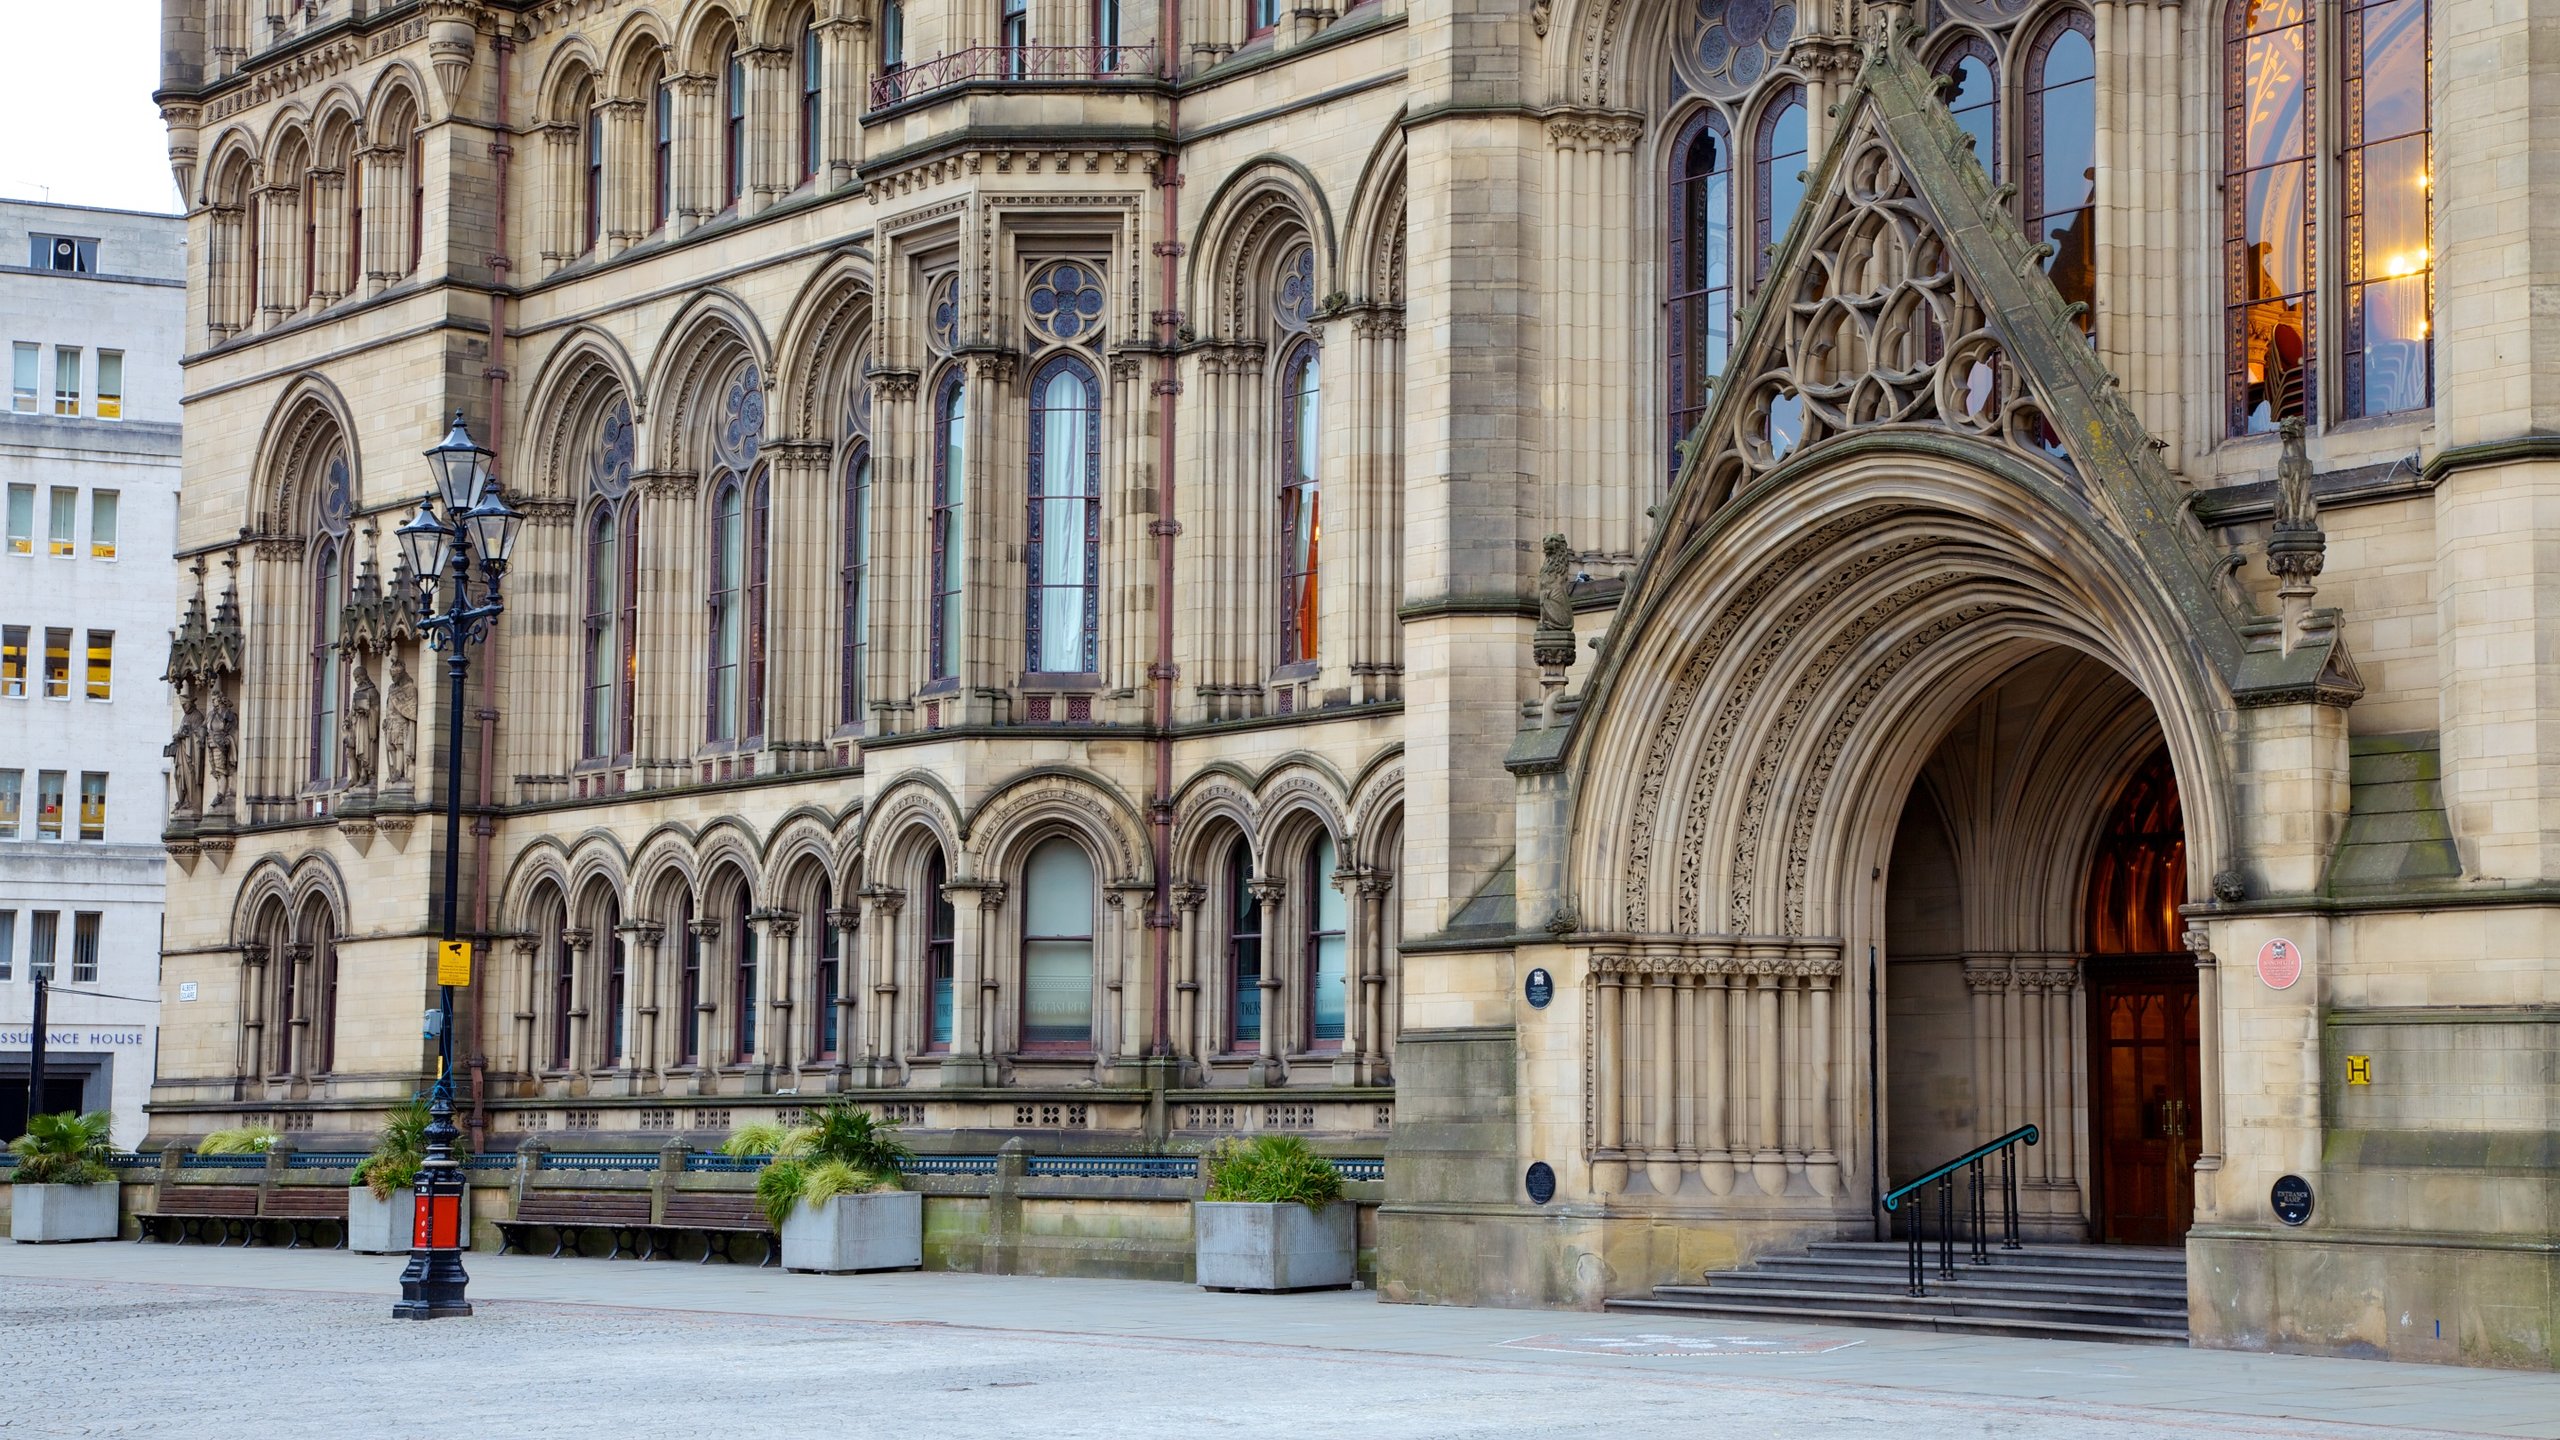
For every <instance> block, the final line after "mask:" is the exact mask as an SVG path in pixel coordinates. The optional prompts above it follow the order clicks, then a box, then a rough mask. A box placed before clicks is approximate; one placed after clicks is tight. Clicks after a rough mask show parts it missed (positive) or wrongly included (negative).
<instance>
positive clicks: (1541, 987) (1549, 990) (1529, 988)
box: [1520, 966, 1556, 1010]
mask: <svg viewBox="0 0 2560 1440" xmlns="http://www.w3.org/2000/svg"><path fill="white" fill-rule="evenodd" d="M1520 988H1521V989H1522V990H1524V991H1526V992H1527V994H1528V996H1529V1008H1530V1009H1532V1010H1544V1009H1546V1008H1547V1005H1548V1002H1550V1001H1552V1000H1554V999H1555V998H1556V977H1554V976H1553V975H1550V974H1548V973H1547V972H1546V967H1544V966H1540V967H1539V968H1537V969H1535V970H1532V971H1530V972H1529V980H1528V983H1527V984H1525V985H1523V986H1521V987H1520Z"/></svg>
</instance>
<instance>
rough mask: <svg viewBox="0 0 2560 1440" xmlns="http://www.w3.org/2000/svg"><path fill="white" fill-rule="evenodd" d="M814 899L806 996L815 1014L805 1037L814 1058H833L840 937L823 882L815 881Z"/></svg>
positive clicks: (841, 985)
mask: <svg viewBox="0 0 2560 1440" xmlns="http://www.w3.org/2000/svg"><path fill="white" fill-rule="evenodd" d="M815 898H816V901H817V903H816V906H815V908H814V910H813V911H812V913H811V916H810V923H811V924H814V925H815V926H817V929H818V965H817V970H816V972H815V973H814V974H813V975H812V976H811V977H810V978H811V981H812V983H811V985H810V990H809V998H810V1000H811V1001H812V1002H813V1003H814V1004H815V1005H816V1007H817V1011H818V1013H817V1014H816V1015H815V1016H814V1017H812V1018H813V1019H814V1020H815V1022H816V1023H815V1026H814V1027H813V1033H812V1034H811V1035H810V1037H809V1038H810V1041H811V1044H810V1049H812V1050H813V1051H815V1052H816V1054H815V1055H814V1056H813V1057H812V1058H814V1059H819V1060H833V1059H834V1058H836V1046H837V1039H838V1037H837V1033H836V1031H837V1021H836V1001H837V999H838V997H839V996H841V995H842V994H843V993H844V950H843V945H844V936H843V932H842V930H841V929H840V928H839V927H838V926H837V925H836V922H835V915H834V908H833V902H834V891H833V889H832V888H831V887H830V886H829V885H828V884H827V882H826V881H824V880H821V881H819V882H818V893H817V895H816V897H815Z"/></svg>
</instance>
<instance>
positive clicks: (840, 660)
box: [836, 445, 871, 726]
mask: <svg viewBox="0 0 2560 1440" xmlns="http://www.w3.org/2000/svg"><path fill="white" fill-rule="evenodd" d="M840 543H841V545H842V551H841V554H842V562H841V570H840V572H839V574H838V577H837V584H838V586H839V588H840V590H841V594H840V596H839V600H840V603H841V605H842V607H843V618H842V622H841V623H842V624H843V626H844V634H843V639H842V641H841V642H840V645H839V648H838V654H837V666H838V671H837V675H836V723H837V724H839V725H845V726H854V725H860V724H861V723H862V703H863V696H862V690H863V679H864V676H865V674H866V672H867V671H868V670H869V668H870V664H871V616H870V611H869V607H868V603H867V602H868V590H869V586H870V583H871V447H870V446H868V445H857V446H855V447H854V451H853V458H852V459H851V460H850V461H848V462H846V464H845V467H844V535H843V537H842V540H841V542H840Z"/></svg>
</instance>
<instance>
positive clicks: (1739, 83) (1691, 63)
mask: <svg viewBox="0 0 2560 1440" xmlns="http://www.w3.org/2000/svg"><path fill="white" fill-rule="evenodd" d="M1795 31H1796V7H1795V6H1794V4H1792V3H1790V0H1698V3H1697V5H1696V7H1695V8H1693V9H1692V10H1691V11H1690V12H1689V16H1688V19H1687V21H1686V22H1685V28H1684V29H1683V31H1682V33H1681V43H1680V45H1679V46H1678V47H1677V49H1676V50H1675V51H1674V52H1673V53H1674V55H1675V57H1676V58H1675V60H1674V62H1673V63H1674V66H1675V68H1676V69H1677V71H1678V74H1679V78H1680V79H1681V80H1682V81H1684V82H1686V84H1687V85H1688V88H1689V89H1691V90H1692V91H1695V92H1696V93H1698V94H1701V95H1712V96H1715V97H1716V98H1718V99H1732V98H1735V97H1737V96H1739V95H1741V94H1742V93H1743V92H1744V91H1746V90H1748V89H1750V88H1751V87H1752V86H1753V85H1754V84H1756V83H1758V81H1759V80H1760V77H1762V76H1763V75H1766V74H1768V73H1769V72H1770V71H1771V70H1773V69H1775V68H1776V67H1777V66H1778V64H1779V62H1780V61H1782V60H1784V59H1785V58H1786V53H1787V46H1788V45H1789V44H1790V43H1791V42H1792V41H1793V40H1794V38H1795Z"/></svg>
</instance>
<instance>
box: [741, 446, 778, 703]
mask: <svg viewBox="0 0 2560 1440" xmlns="http://www.w3.org/2000/svg"><path fill="white" fill-rule="evenodd" d="M772 533H773V473H772V472H771V471H769V470H758V471H757V472H756V478H755V484H754V487H753V488H752V489H751V491H750V492H749V500H748V505H747V616H746V620H747V653H746V670H745V674H744V675H743V676H742V677H741V679H740V682H739V683H740V684H742V685H744V686H745V687H746V694H745V696H744V697H743V708H744V709H745V711H746V730H745V737H744V738H746V739H749V740H756V739H761V738H762V737H763V735H764V658H765V654H766V649H765V629H764V617H765V603H766V601H765V596H766V593H767V592H768V591H769V590H770V589H771V583H770V582H771V580H772V572H773V555H772V549H771V547H770V546H769V545H768V544H767V543H766V541H767V537H769V536H771V535H772Z"/></svg>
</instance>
